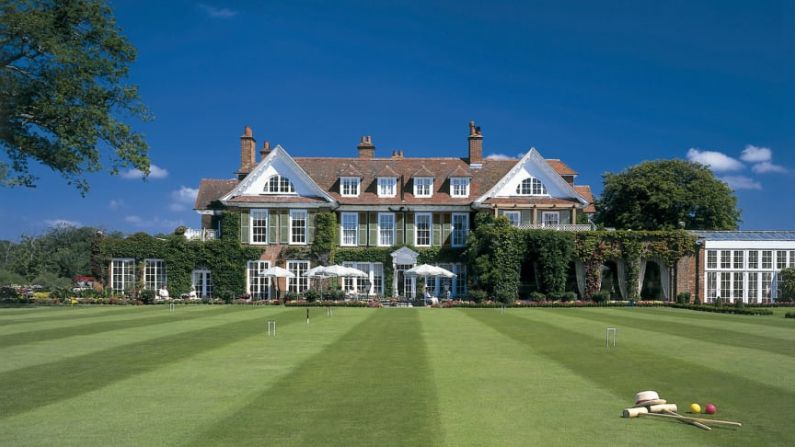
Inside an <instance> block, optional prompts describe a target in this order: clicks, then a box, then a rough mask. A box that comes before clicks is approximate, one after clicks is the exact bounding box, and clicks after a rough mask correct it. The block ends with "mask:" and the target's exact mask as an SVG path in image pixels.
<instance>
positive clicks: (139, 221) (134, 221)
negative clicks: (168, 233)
mask: <svg viewBox="0 0 795 447" xmlns="http://www.w3.org/2000/svg"><path fill="white" fill-rule="evenodd" d="M124 221H125V222H127V223H128V224H130V225H132V226H134V227H137V228H159V229H167V230H173V229H175V228H177V227H178V226H180V225H184V224H183V223H182V221H181V220H173V219H162V218H160V217H158V216H151V217H146V218H143V217H141V216H136V215H130V216H125V217H124Z"/></svg>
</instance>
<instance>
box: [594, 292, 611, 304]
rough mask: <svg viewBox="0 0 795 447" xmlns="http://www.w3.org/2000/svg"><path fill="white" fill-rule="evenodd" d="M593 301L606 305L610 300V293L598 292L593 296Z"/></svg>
mask: <svg viewBox="0 0 795 447" xmlns="http://www.w3.org/2000/svg"><path fill="white" fill-rule="evenodd" d="M591 299H592V300H593V302H594V303H600V304H601V303H606V302H607V301H608V300H609V299H610V293H609V292H606V291H602V292H596V293H594V294H593V295H591Z"/></svg>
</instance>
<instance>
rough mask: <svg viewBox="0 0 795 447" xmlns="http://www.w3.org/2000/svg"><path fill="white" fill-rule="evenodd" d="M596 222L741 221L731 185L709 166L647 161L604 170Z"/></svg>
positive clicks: (706, 226)
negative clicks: (611, 171) (607, 171)
mask: <svg viewBox="0 0 795 447" xmlns="http://www.w3.org/2000/svg"><path fill="white" fill-rule="evenodd" d="M603 177H604V186H605V187H604V192H603V193H602V197H601V199H599V200H598V201H597V212H596V222H597V223H600V224H602V225H604V226H607V227H615V228H620V229H630V230H670V229H676V228H685V229H691V230H733V229H736V228H737V225H738V222H739V221H740V211H739V210H738V209H737V198H736V197H735V196H734V192H733V191H732V190H731V188H729V185H727V184H726V183H724V182H722V181H720V180H718V179H717V178H715V176H714V175H713V174H712V171H710V170H709V169H708V168H707V167H706V166H703V165H700V164H697V163H693V162H689V161H684V160H657V161H647V162H644V163H641V164H639V165H636V166H633V167H631V168H628V169H626V170H624V171H623V172H620V173H618V174H613V173H607V174H605V175H604V176H603Z"/></svg>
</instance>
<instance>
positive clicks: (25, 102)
mask: <svg viewBox="0 0 795 447" xmlns="http://www.w3.org/2000/svg"><path fill="white" fill-rule="evenodd" d="M134 60H135V49H134V48H133V46H132V45H131V44H130V43H129V42H128V41H127V40H126V39H125V38H124V37H123V36H122V35H121V33H120V32H119V29H118V28H117V26H116V22H115V20H114V18H113V15H112V13H111V10H110V8H109V7H108V6H106V5H105V4H104V2H102V1H101V0H7V1H4V2H2V3H0V146H2V149H3V152H4V154H5V157H3V158H4V159H3V158H0V184H3V185H6V186H27V187H33V186H35V184H36V180H37V179H36V177H35V176H34V175H33V174H32V173H31V172H30V167H29V163H30V161H31V160H33V161H36V162H38V163H41V164H42V165H45V166H48V167H50V168H51V169H53V170H54V171H56V172H58V173H60V174H61V175H62V176H63V177H64V178H65V179H66V180H67V182H68V183H70V184H73V185H75V186H76V187H77V188H78V190H79V191H80V192H81V193H82V194H85V193H86V192H87V191H88V182H87V181H86V179H85V178H84V174H85V173H86V172H95V171H98V170H100V169H102V166H103V163H102V162H103V160H102V158H103V157H102V156H101V154H100V150H99V148H100V147H108V148H110V149H111V151H110V153H108V154H107V156H106V159H107V160H105V161H106V163H110V171H111V173H113V174H116V173H117V172H118V170H119V168H121V167H126V166H130V165H132V166H134V167H135V168H137V169H140V170H141V171H143V172H146V173H148V172H149V160H148V155H147V154H148V147H147V145H146V143H145V142H144V139H143V137H142V136H141V135H140V134H139V133H136V132H134V131H133V130H132V129H131V127H130V126H129V125H128V124H125V123H124V122H122V121H121V120H120V118H135V117H137V118H140V119H148V118H149V115H148V112H147V110H146V109H145V107H144V106H143V105H142V104H141V103H140V101H139V98H138V91H137V89H136V87H134V86H132V85H127V84H125V83H124V79H125V77H126V75H127V72H128V69H129V65H130V64H131V63H132V62H133V61H134Z"/></svg>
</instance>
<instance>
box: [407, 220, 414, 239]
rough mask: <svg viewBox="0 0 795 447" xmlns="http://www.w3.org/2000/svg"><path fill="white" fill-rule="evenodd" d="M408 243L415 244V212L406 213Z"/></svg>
mask: <svg viewBox="0 0 795 447" xmlns="http://www.w3.org/2000/svg"><path fill="white" fill-rule="evenodd" d="M406 244H408V245H414V213H406Z"/></svg>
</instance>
